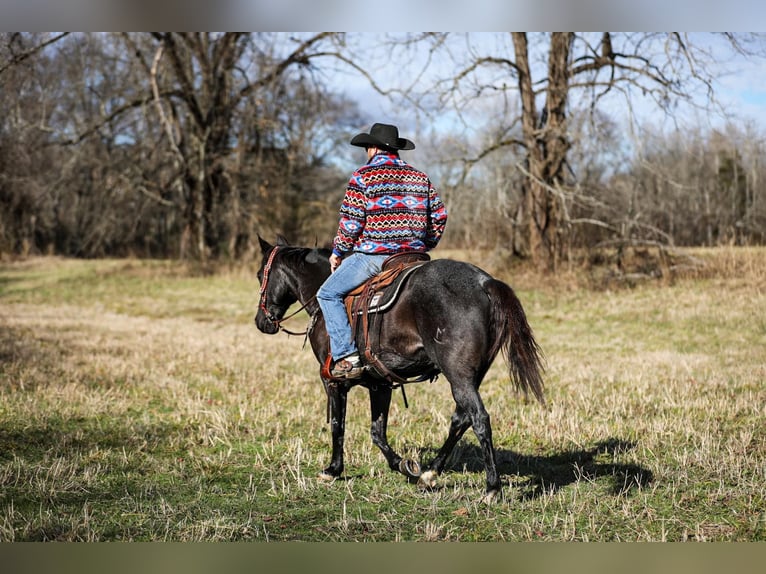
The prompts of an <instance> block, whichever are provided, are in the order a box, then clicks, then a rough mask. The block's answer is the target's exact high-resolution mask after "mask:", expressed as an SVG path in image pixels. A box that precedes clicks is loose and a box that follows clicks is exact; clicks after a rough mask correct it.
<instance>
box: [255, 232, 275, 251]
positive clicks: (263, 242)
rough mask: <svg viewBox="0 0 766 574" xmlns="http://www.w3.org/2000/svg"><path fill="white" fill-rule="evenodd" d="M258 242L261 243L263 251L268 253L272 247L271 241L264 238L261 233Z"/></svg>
mask: <svg viewBox="0 0 766 574" xmlns="http://www.w3.org/2000/svg"><path fill="white" fill-rule="evenodd" d="M258 243H260V244H261V253H266V252H267V251H268V250H269V249H271V247H272V245H271V243H269V242H268V241H266V240H265V239H263V238H262V237H261V236H260V235H259V236H258Z"/></svg>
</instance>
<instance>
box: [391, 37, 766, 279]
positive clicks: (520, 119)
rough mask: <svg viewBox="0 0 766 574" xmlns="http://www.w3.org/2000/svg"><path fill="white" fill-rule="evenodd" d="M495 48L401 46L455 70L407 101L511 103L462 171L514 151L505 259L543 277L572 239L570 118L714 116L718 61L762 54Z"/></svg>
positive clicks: (616, 44) (548, 44)
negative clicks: (609, 110)
mask: <svg viewBox="0 0 766 574" xmlns="http://www.w3.org/2000/svg"><path fill="white" fill-rule="evenodd" d="M492 38H493V39H494V40H496V41H495V42H494V43H493V42H489V41H487V40H488V37H487V36H486V35H479V36H471V35H466V36H464V37H462V38H461V39H460V46H461V49H455V46H456V45H457V44H456V42H454V41H453V42H452V43H451V42H450V41H449V38H448V35H446V34H428V35H424V36H421V37H418V38H413V37H407V38H405V39H404V40H399V41H398V42H399V45H406V46H408V47H410V46H411V45H412V43H413V42H415V41H417V42H421V43H428V45H429V54H433V53H434V52H437V51H438V52H440V53H443V54H446V55H447V57H448V58H450V59H451V60H452V61H453V62H454V64H455V66H456V69H457V71H454V72H452V71H450V72H442V73H441V75H440V76H439V78H438V81H437V82H436V83H435V85H434V86H433V87H429V89H426V90H424V92H423V93H424V94H425V95H426V96H427V97H425V96H423V95H421V96H418V95H417V94H416V93H415V92H414V89H409V90H407V91H406V96H407V97H408V98H409V99H410V100H411V101H417V102H418V103H419V104H421V106H423V107H430V108H431V109H433V98H432V94H433V93H437V94H438V95H439V96H440V104H441V107H440V108H439V109H441V110H442V113H443V110H444V107H443V106H444V105H446V104H450V105H451V106H454V107H455V108H456V109H457V110H458V111H459V112H462V113H468V110H470V108H471V106H473V105H474V104H475V102H476V101H477V100H478V99H484V98H496V97H502V98H507V97H508V94H509V93H515V94H516V96H517V97H518V100H519V102H520V106H519V107H518V112H517V113H514V114H509V115H505V116H502V117H498V118H496V120H497V122H498V123H499V124H501V126H502V129H498V130H496V132H497V133H498V134H499V136H500V137H498V139H497V140H496V141H494V142H491V143H489V144H487V147H486V148H485V149H484V150H480V151H479V152H478V154H477V156H476V157H474V158H467V161H468V163H470V164H472V165H473V164H476V162H477V161H478V160H480V159H481V158H482V157H483V156H485V155H487V154H488V152H489V151H495V150H498V149H502V148H514V149H517V150H520V153H521V154H522V155H523V158H524V159H523V161H522V162H521V163H520V165H518V166H517V167H518V169H519V170H521V171H522V173H523V174H524V181H523V184H522V189H521V196H522V200H521V201H520V202H519V204H518V208H517V209H518V213H517V216H516V218H515V222H516V223H515V224H513V225H515V226H516V233H514V235H513V237H514V240H513V246H512V249H513V251H514V252H515V253H516V254H518V255H521V256H523V257H528V258H530V259H532V260H533V261H534V262H536V263H537V264H538V265H539V266H541V267H543V268H546V269H549V270H554V269H556V267H557V266H558V264H559V261H560V260H561V258H562V256H564V255H565V252H566V250H567V249H568V246H569V245H570V243H571V241H570V238H571V234H572V232H573V229H572V221H571V219H570V218H569V213H570V210H569V205H568V204H569V203H571V201H572V198H573V191H572V190H573V186H574V184H575V183H576V182H577V179H578V174H576V173H575V172H574V171H573V170H572V166H571V165H570V163H569V161H568V154H569V151H570V148H571V146H572V140H571V134H570V131H569V122H570V120H571V119H572V117H573V116H575V115H577V114H579V113H587V112H592V111H594V110H596V109H599V108H601V107H604V106H607V105H615V101H618V102H619V101H621V102H622V104H621V105H622V106H623V108H624V109H628V110H631V109H632V106H633V105H635V104H637V101H638V100H639V99H644V100H648V101H650V102H652V103H653V105H654V106H655V107H656V108H658V109H659V110H661V111H662V112H664V113H666V114H668V115H672V113H673V112H674V111H676V110H677V109H678V107H679V105H680V104H681V103H686V104H690V105H697V106H701V107H703V108H705V109H708V110H712V108H713V107H714V106H715V105H716V101H715V91H714V89H713V87H714V81H715V74H714V71H713V68H714V64H715V62H716V59H720V58H721V57H722V52H723V51H728V53H729V54H731V53H737V54H743V55H756V54H757V55H761V54H763V48H762V44H761V39H760V37H758V36H755V35H749V36H735V35H732V34H725V35H722V36H720V37H715V38H713V37H711V39H713V40H715V41H716V42H718V44H719V45H718V48H717V49H718V52H717V53H716V54H715V57H714V54H713V53H712V52H710V51H708V50H707V49H704V48H702V46H703V45H704V44H705V42H703V41H702V39H701V38H697V37H694V36H691V35H688V34H680V33H610V32H603V33H598V34H589V33H574V32H554V33H543V34H535V35H529V34H527V33H522V32H514V33H511V34H510V35H509V36H493V37H492ZM719 39H721V40H722V41H720V42H719ZM615 96H621V98H619V99H615ZM504 109H506V110H512V109H513V108H510V107H505V108H504Z"/></svg>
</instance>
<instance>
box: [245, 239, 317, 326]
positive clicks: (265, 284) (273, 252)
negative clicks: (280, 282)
mask: <svg viewBox="0 0 766 574" xmlns="http://www.w3.org/2000/svg"><path fill="white" fill-rule="evenodd" d="M278 250H279V246H277V245H275V246H274V248H273V249H272V250H271V253H270V254H269V258H268V259H267V260H266V265H264V266H263V279H262V281H261V290H260V293H259V295H260V301H259V303H258V307H259V308H260V309H261V311H263V313H264V314H265V315H266V318H267V319H268V320H269V321H271V322H272V323H274V324H275V325H276V326H277V329H279V330H280V331H284V332H285V333H287V334H288V335H297V336H302V335H308V333H309V331H310V330H311V323H313V322H314V321H313V317H312V321H311V323H310V324H309V327H308V328H307V329H306V330H305V331H303V332H301V333H296V332H294V331H290V330H289V329H286V328H285V327H283V326H282V323H284V322H285V321H287V320H288V319H292V318H293V317H295V316H296V315H297V314H298V313H300V312H301V311H303V310H304V309H306V308H307V307H308V306H309V304H310V303H311V302H312V301H313V300H314V299H316V295H314V296H313V297H311V298H310V299H309V300H308V301H306V302H305V303H303V304H302V305H301V306H300V307H299V308H298V309H296V310H295V311H293V312H292V313H290V314H289V315H285V316H284V317H282V318H281V319H277V318H276V317H274V315H272V314H271V312H270V311H269V310H268V309H267V308H266V300H267V296H266V290H267V289H268V285H269V274H270V273H271V267H272V265H273V264H274V257H275V256H276V254H277V251H278Z"/></svg>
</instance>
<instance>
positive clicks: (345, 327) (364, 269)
mask: <svg viewBox="0 0 766 574" xmlns="http://www.w3.org/2000/svg"><path fill="white" fill-rule="evenodd" d="M387 257H388V255H385V254H384V255H366V254H364V253H352V254H351V255H348V256H346V257H345V258H344V259H343V262H342V263H341V264H340V266H339V267H338V268H337V269H336V270H335V272H334V273H333V274H332V275H330V276H329V277H328V278H327V279H326V280H325V282H324V284H322V286H321V287H320V288H319V291H317V302H318V303H319V306H320V307H321V309H322V314H323V315H324V322H325V325H326V327H327V334H328V335H329V336H330V352H331V353H332V356H333V359H335V360H336V361H337V360H340V359H342V358H344V357H347V356H348V355H350V354H351V353H354V352H356V350H357V348H356V342H355V341H354V337H353V334H352V333H351V325H350V324H349V322H348V315H347V313H346V306H345V305H344V304H343V298H344V297H345V296H346V294H348V293H349V292H351V291H353V290H354V289H356V288H357V287H359V285H361V284H362V283H364V282H365V281H366V280H367V279H369V278H370V277H373V276H374V275H377V274H378V273H379V272H380V269H381V267H382V266H383V262H384V261H385V260H386V258H387Z"/></svg>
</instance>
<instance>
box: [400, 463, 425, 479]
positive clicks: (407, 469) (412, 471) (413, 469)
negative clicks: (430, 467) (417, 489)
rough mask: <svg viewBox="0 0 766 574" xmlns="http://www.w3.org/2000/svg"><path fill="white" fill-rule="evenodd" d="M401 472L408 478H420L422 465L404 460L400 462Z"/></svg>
mask: <svg viewBox="0 0 766 574" xmlns="http://www.w3.org/2000/svg"><path fill="white" fill-rule="evenodd" d="M399 472H401V473H402V474H403V475H404V476H406V477H407V478H420V473H421V470H420V465H419V464H418V463H417V462H416V461H414V460H410V459H408V458H403V459H402V460H400V461H399Z"/></svg>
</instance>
